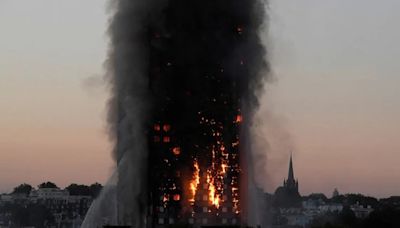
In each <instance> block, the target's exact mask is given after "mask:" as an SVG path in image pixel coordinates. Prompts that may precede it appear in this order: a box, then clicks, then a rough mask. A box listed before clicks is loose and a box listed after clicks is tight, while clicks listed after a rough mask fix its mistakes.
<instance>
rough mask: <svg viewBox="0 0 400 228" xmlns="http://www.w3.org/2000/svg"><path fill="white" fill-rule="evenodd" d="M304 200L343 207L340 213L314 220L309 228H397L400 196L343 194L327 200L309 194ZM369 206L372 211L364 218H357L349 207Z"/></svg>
mask: <svg viewBox="0 0 400 228" xmlns="http://www.w3.org/2000/svg"><path fill="white" fill-rule="evenodd" d="M303 198H304V199H307V198H311V199H320V200H322V201H324V202H326V203H339V204H342V205H343V206H344V208H343V210H342V211H341V212H331V213H327V214H325V215H321V216H319V217H317V218H315V219H314V221H313V222H312V223H311V224H310V225H309V226H308V227H310V228H379V227H382V228H383V227H384V228H399V227H400V196H392V197H389V198H382V199H377V198H374V197H371V196H364V195H362V194H344V195H337V196H334V197H332V198H327V197H326V196H325V195H324V194H320V193H318V194H311V195H309V196H305V197H303ZM355 204H358V205H360V206H363V207H368V206H370V207H371V208H373V209H374V210H373V211H372V212H371V213H370V214H369V215H368V216H367V217H366V218H357V216H356V215H355V213H354V212H353V211H352V210H351V208H350V207H351V205H355Z"/></svg>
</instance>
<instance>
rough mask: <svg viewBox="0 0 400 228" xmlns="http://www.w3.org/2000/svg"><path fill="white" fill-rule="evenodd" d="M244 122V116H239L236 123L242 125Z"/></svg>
mask: <svg viewBox="0 0 400 228" xmlns="http://www.w3.org/2000/svg"><path fill="white" fill-rule="evenodd" d="M242 121H243V117H242V115H237V116H236V121H235V122H236V123H241V122H242Z"/></svg>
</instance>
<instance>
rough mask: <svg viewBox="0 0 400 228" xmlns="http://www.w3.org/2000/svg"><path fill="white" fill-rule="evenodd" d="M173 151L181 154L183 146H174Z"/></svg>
mask: <svg viewBox="0 0 400 228" xmlns="http://www.w3.org/2000/svg"><path fill="white" fill-rule="evenodd" d="M172 153H173V154H174V155H180V154H181V148H180V147H174V148H172Z"/></svg>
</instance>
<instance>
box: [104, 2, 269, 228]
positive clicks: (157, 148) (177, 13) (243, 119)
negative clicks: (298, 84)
mask: <svg viewBox="0 0 400 228" xmlns="http://www.w3.org/2000/svg"><path fill="white" fill-rule="evenodd" d="M263 9H264V6H263V4H261V1H260V0H245V1H244V0H229V1H228V0H191V1H188V0H166V1H156V0H147V1H140V0H120V1H118V2H117V10H116V13H115V15H114V18H113V21H112V25H111V37H112V55H111V57H110V58H111V59H110V63H111V68H112V71H113V74H114V75H113V77H114V78H113V79H114V81H113V85H114V88H113V89H114V92H115V96H114V100H115V103H116V104H117V105H116V107H117V108H116V109H115V110H117V114H115V113H112V112H111V115H112V117H113V116H117V118H118V119H117V121H116V124H115V126H114V125H113V127H115V129H117V130H118V132H117V134H116V135H117V140H118V141H117V146H118V145H121V146H119V147H117V157H118V159H117V160H118V161H126V162H128V163H129V162H131V163H132V164H133V165H130V163H129V165H127V166H128V167H129V169H121V170H128V171H129V170H134V171H135V172H133V171H132V173H133V175H124V173H123V172H121V173H119V178H120V179H119V180H120V183H119V184H118V186H119V188H118V195H119V196H121V197H120V198H119V200H118V203H119V205H120V206H119V207H118V208H119V210H118V213H119V214H120V215H121V216H120V217H121V219H119V221H120V223H122V224H127V223H129V220H130V221H134V223H137V224H140V225H137V226H142V225H141V223H142V222H141V221H142V219H141V218H142V214H143V213H142V212H143V211H145V213H144V214H145V217H146V218H145V221H146V222H145V224H146V226H148V227H164V226H168V225H171V224H191V225H193V226H195V227H199V226H217V225H224V226H228V225H243V224H244V223H245V222H246V221H245V219H244V217H245V216H244V211H245V209H246V205H247V203H246V197H244V194H243V192H246V191H245V189H246V184H247V181H246V179H247V177H246V174H247V172H246V165H243V164H245V163H246V162H244V159H245V158H246V157H247V156H248V155H247V153H249V151H246V150H244V148H248V146H244V145H245V143H244V141H246V140H243V139H244V138H245V137H244V136H246V135H248V134H247V133H248V132H249V130H248V127H249V125H250V122H251V119H252V114H253V110H254V109H255V108H256V107H257V104H258V100H257V94H258V92H259V90H260V88H262V76H261V74H260V70H261V69H262V68H264V67H266V66H267V65H266V63H265V61H264V58H263V57H264V54H265V51H264V48H263V46H262V44H261V42H260V39H259V36H258V32H259V29H260V26H261V24H262V23H263ZM137 54H141V55H140V56H138V55H137ZM134 101H136V103H137V104H136V103H135V104H133V103H134ZM134 105H136V106H134ZM138 113H139V114H138ZM136 117H137V118H136ZM138 122H139V124H138ZM142 122H143V123H144V124H142ZM142 125H145V127H144V129H145V131H146V132H145V133H146V140H147V146H146V148H147V149H146V150H145V151H143V154H144V155H142V154H140V153H139V152H137V151H138V150H136V148H137V147H138V148H139V149H142V148H143V147H140V146H137V145H138V144H140V143H142V142H143V141H144V140H141V139H142V138H143V137H142V136H141V130H142V129H141V126H142ZM134 126H140V127H138V129H139V130H140V131H138V132H136V131H135V130H137V129H136V128H134ZM121 129H122V130H121ZM134 140H136V141H134ZM135 146H136V147H135ZM140 151H141V150H140ZM138 153H139V154H138ZM143 158H146V159H147V160H146V161H143V160H141V159H143ZM138 161H140V162H141V163H139V162H138ZM119 163H120V164H121V166H122V165H124V163H123V162H119ZM142 163H146V172H142V170H141V169H135V167H138V166H141V164H142ZM131 167H133V168H132V169H131ZM142 173H145V175H146V177H145V178H144V179H145V181H141V180H142V179H140V178H138V177H141V175H142ZM129 176H133V177H135V178H136V179H139V182H140V184H137V185H135V184H134V183H135V181H138V180H132V181H131V180H128V179H127V178H126V177H129ZM129 181H131V182H132V183H130V182H129ZM143 183H145V184H143ZM143 186H146V187H143ZM131 189H132V192H133V194H131V195H134V197H129V194H130V192H129V191H130V190H131ZM143 192H145V195H146V199H145V200H143V199H142V198H144V197H141V196H142V195H143ZM127 199H129V200H127ZM143 202H145V203H143ZM132 207H134V208H133V209H132ZM131 215H133V216H131ZM130 217H134V218H133V219H131V218H130ZM125 221H128V222H125ZM138 221H139V222H138ZM129 224H132V222H130V223H129Z"/></svg>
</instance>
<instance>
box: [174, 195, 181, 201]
mask: <svg viewBox="0 0 400 228" xmlns="http://www.w3.org/2000/svg"><path fill="white" fill-rule="evenodd" d="M173 198H174V201H179V200H181V195H179V194H175V195H174V197H173Z"/></svg>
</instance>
